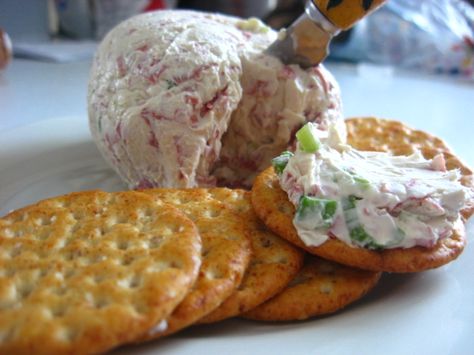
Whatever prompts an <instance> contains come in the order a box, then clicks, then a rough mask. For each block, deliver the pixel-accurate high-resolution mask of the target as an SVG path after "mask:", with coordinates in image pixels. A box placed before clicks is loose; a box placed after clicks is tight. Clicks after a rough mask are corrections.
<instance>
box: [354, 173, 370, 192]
mask: <svg viewBox="0 0 474 355" xmlns="http://www.w3.org/2000/svg"><path fill="white" fill-rule="evenodd" d="M353 179H354V181H355V182H356V183H358V184H359V185H361V186H362V188H364V189H365V188H368V187H369V186H370V181H369V180H367V179H364V178H361V177H359V176H354V177H353Z"/></svg>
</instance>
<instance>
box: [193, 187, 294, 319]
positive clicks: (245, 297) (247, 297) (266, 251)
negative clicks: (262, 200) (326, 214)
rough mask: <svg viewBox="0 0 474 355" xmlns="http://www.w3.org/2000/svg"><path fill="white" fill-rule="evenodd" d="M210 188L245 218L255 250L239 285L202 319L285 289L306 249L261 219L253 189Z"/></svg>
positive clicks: (244, 307)
mask: <svg viewBox="0 0 474 355" xmlns="http://www.w3.org/2000/svg"><path fill="white" fill-rule="evenodd" d="M208 192H209V194H210V195H211V196H212V197H213V198H214V199H217V200H219V201H222V202H223V203H225V205H226V206H228V207H229V208H230V209H231V210H232V211H234V212H236V213H237V214H238V216H239V217H240V218H241V219H242V223H244V224H245V225H246V227H247V228H248V229H249V231H250V235H251V243H252V250H253V253H252V259H251V261H250V265H249V267H248V269H247V271H246V273H245V275H244V278H243V280H242V283H241V284H240V286H239V288H238V289H237V290H236V291H235V292H234V293H233V294H232V295H231V296H230V297H229V298H227V299H226V300H225V301H224V303H222V304H221V305H220V306H219V307H218V308H217V309H216V310H214V311H213V312H211V313H210V314H208V315H207V316H205V317H204V318H202V319H201V320H200V321H199V323H213V322H217V321H220V320H223V319H226V318H230V317H234V316H237V315H239V314H241V313H243V312H246V311H248V310H250V309H253V308H255V307H257V306H258V305H259V304H261V303H263V302H265V301H266V300H268V299H270V298H271V297H273V296H274V295H276V294H277V293H279V292H280V291H281V290H283V289H284V288H285V287H286V285H287V284H288V283H289V282H290V281H291V280H292V279H293V278H294V276H296V274H297V273H298V271H299V270H300V269H301V266H302V265H303V252H302V251H301V250H299V249H297V248H295V247H293V246H292V245H291V244H290V243H288V242H286V241H285V240H283V239H281V238H280V237H278V236H277V235H275V234H274V233H272V232H271V231H269V230H268V229H267V228H266V227H265V225H264V224H263V223H262V222H261V221H260V220H259V218H258V217H257V215H256V214H255V211H254V210H253V208H252V203H251V200H250V195H251V194H250V191H245V190H237V189H235V190H231V189H227V188H214V189H209V190H208Z"/></svg>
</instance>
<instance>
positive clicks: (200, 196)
mask: <svg viewBox="0 0 474 355" xmlns="http://www.w3.org/2000/svg"><path fill="white" fill-rule="evenodd" d="M347 125H348V132H349V142H350V143H351V144H352V145H353V146H354V147H356V148H357V149H365V150H379V151H388V152H392V153H394V154H408V153H411V152H412V150H413V149H420V150H421V151H422V152H423V153H424V154H425V155H426V157H431V156H433V155H434V154H435V153H442V154H444V155H445V157H446V160H447V162H448V166H449V168H460V169H461V172H462V175H463V178H462V183H463V184H464V185H466V186H469V187H470V188H472V187H473V186H474V184H473V178H472V172H471V171H470V170H469V169H468V168H467V167H465V166H464V165H463V164H462V163H461V162H460V161H459V159H457V158H456V157H455V156H454V155H453V153H452V152H451V151H450V150H449V148H448V147H447V146H446V145H445V144H444V143H443V142H442V141H441V140H439V139H437V138H435V137H432V136H430V135H427V134H426V133H423V132H420V131H416V130H412V129H410V128H408V127H406V126H404V125H402V124H400V123H398V122H394V121H383V120H379V119H374V118H367V119H350V120H348V121H347ZM472 213H473V206H472V205H469V206H466V208H465V209H464V210H463V216H464V217H465V218H466V219H467V218H468V217H469V216H470V215H471V214H472ZM293 214H294V207H293V205H292V204H291V203H289V201H288V199H287V197H286V194H285V193H284V192H283V191H282V190H281V189H280V187H279V185H278V179H277V178H276V175H275V174H274V172H273V171H272V169H271V168H270V169H268V170H267V171H265V172H263V173H262V174H261V175H260V176H259V177H258V178H257V180H256V182H255V185H254V188H253V190H252V192H249V191H244V190H237V189H227V188H211V189H186V190H184V189H182V190H177V189H176V190H175V189H153V190H144V191H128V192H116V193H107V192H102V191H89V192H78V193H71V194H69V195H65V196H60V197H55V198H51V199H48V200H44V201H40V202H38V203H36V204H34V205H31V206H27V207H24V208H22V209H19V210H17V211H14V212H12V213H10V214H8V215H7V216H5V217H3V218H1V219H0V353H2V354H17V353H18V354H19V353H35V354H42V353H44V354H51V353H55V354H56V353H64V354H65V353H68V354H75V353H78V354H82V353H100V352H105V351H108V350H110V349H113V348H115V347H118V346H121V345H123V344H130V343H140V342H144V341H149V340H153V339H157V338H160V337H163V336H166V335H169V334H173V333H175V332H177V331H179V330H181V329H183V328H186V327H188V326H190V325H195V324H202V323H213V322H217V321H221V320H224V319H227V318H230V317H236V316H240V317H244V318H248V319H254V320H260V321H291V320H302V319H307V318H309V317H314V316H319V315H323V314H328V313H332V312H335V311H338V310H340V309H342V308H344V307H345V306H347V305H349V304H351V303H353V302H355V301H356V300H358V299H360V298H361V297H362V296H363V295H365V294H366V293H367V292H369V291H370V290H371V289H373V288H374V286H375V285H376V284H377V282H378V280H379V279H380V276H381V274H382V272H384V271H389V272H417V271H422V270H426V269H430V268H434V267H438V266H441V265H444V264H446V263H447V262H449V261H451V260H453V259H455V258H456V257H457V256H458V255H459V254H460V253H461V252H462V250H463V248H464V245H465V243H466V240H465V236H464V234H463V229H462V228H460V229H459V230H457V231H455V233H453V235H452V236H451V237H449V238H447V239H444V240H442V241H441V242H439V243H438V244H437V245H436V246H435V247H434V248H432V249H426V248H421V247H415V248H410V249H392V250H384V251H371V250H366V249H361V248H353V247H349V246H347V245H344V244H343V243H342V242H337V241H333V240H331V241H328V242H326V243H325V244H323V245H322V246H319V247H307V246H305V245H304V244H303V243H302V242H301V241H300V240H299V238H298V237H297V235H296V231H295V229H294V227H293V225H292V217H293Z"/></svg>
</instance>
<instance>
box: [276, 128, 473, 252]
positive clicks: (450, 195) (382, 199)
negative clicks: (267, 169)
mask: <svg viewBox="0 0 474 355" xmlns="http://www.w3.org/2000/svg"><path fill="white" fill-rule="evenodd" d="M309 125H311V124H309ZM313 128H314V127H313ZM312 131H313V132H314V133H315V135H316V136H317V135H318V131H317V130H315V129H312ZM331 139H332V140H329V139H328V138H327V136H325V135H323V136H322V138H321V142H320V145H319V149H317V151H315V152H305V151H303V149H302V147H301V144H300V143H299V144H298V147H297V150H296V152H295V153H294V155H293V156H291V157H290V158H289V159H288V162H287V165H286V167H285V168H284V170H283V171H282V173H281V175H280V184H281V187H282V189H283V190H285V191H286V192H287V193H288V196H289V199H290V201H291V202H292V203H293V204H294V205H295V206H296V207H297V213H296V215H295V218H294V221H293V223H294V225H295V227H296V229H297V231H298V234H299V236H300V238H301V239H302V240H303V242H304V243H305V244H307V245H311V246H317V245H320V244H322V243H324V242H325V241H326V240H327V239H328V238H329V236H333V237H335V238H338V239H340V240H342V241H344V242H346V243H348V244H350V245H353V246H361V247H366V248H370V249H383V248H399V247H401V248H410V247H413V246H416V245H420V246H424V247H432V246H433V245H434V244H436V242H437V241H438V240H440V239H443V238H447V237H449V236H450V235H451V233H452V230H453V225H454V223H455V222H456V221H457V220H458V219H459V211H460V209H461V208H462V207H463V205H464V203H465V202H466V198H467V194H468V192H467V189H466V188H465V187H463V186H462V185H461V184H460V182H459V178H460V173H459V172H458V171H457V170H451V171H446V168H445V164H444V159H443V157H442V156H441V155H439V156H436V157H435V158H433V159H432V160H427V159H424V158H423V156H422V155H421V153H414V154H412V155H410V156H391V155H389V154H387V153H381V152H363V151H358V150H356V149H354V148H352V147H350V146H348V145H345V144H342V143H341V142H339V143H338V142H337V141H334V136H332V137H331ZM328 142H331V145H332V146H331V145H329V144H327V143H328Z"/></svg>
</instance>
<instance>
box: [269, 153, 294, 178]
mask: <svg viewBox="0 0 474 355" xmlns="http://www.w3.org/2000/svg"><path fill="white" fill-rule="evenodd" d="M293 155H294V154H293V153H292V152H288V151H285V152H283V153H281V154H280V155H279V156H277V157H275V158H273V159H272V165H273V169H275V172H276V173H277V174H278V175H280V174H281V173H283V170H285V168H286V165H287V164H288V160H289V159H290V158H291V157H292V156H293Z"/></svg>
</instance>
